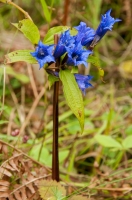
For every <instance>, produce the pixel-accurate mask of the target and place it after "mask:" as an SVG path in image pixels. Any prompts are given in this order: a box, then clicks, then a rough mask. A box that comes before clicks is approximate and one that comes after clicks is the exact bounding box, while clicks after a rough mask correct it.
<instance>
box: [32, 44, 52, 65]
mask: <svg viewBox="0 0 132 200" xmlns="http://www.w3.org/2000/svg"><path fill="white" fill-rule="evenodd" d="M53 47H54V45H49V46H48V45H44V44H43V43H42V42H41V41H39V43H38V46H37V47H36V50H35V52H32V53H31V55H32V56H33V57H35V58H36V60H37V61H38V63H39V65H40V69H41V68H42V67H43V66H44V64H46V63H50V62H55V59H54V57H53V55H52V54H53Z"/></svg>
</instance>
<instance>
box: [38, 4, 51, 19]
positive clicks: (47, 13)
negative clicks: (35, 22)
mask: <svg viewBox="0 0 132 200" xmlns="http://www.w3.org/2000/svg"><path fill="white" fill-rule="evenodd" d="M40 2H41V5H42V7H43V12H44V16H45V19H46V21H47V22H50V21H51V14H50V12H49V9H48V6H47V4H46V2H45V0H40Z"/></svg>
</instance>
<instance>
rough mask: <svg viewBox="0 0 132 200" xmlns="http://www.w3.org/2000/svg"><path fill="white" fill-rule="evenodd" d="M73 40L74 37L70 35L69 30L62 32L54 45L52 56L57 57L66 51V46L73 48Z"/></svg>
mask: <svg viewBox="0 0 132 200" xmlns="http://www.w3.org/2000/svg"><path fill="white" fill-rule="evenodd" d="M74 42H75V40H74V37H73V36H71V35H70V31H69V30H67V31H65V32H64V33H62V34H61V36H60V39H59V42H58V44H57V45H56V48H55V51H54V57H55V58H56V59H57V58H59V57H60V56H62V55H63V54H64V53H66V52H67V48H73V47H74V46H75V44H74Z"/></svg>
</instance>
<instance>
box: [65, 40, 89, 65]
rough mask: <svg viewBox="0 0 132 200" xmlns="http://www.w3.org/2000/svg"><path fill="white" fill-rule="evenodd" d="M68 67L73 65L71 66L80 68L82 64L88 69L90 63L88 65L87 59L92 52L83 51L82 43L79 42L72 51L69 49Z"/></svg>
mask: <svg viewBox="0 0 132 200" xmlns="http://www.w3.org/2000/svg"><path fill="white" fill-rule="evenodd" d="M67 52H68V54H67V56H68V58H67V62H66V63H67V65H71V66H78V65H81V64H84V65H85V67H87V65H88V63H87V59H88V56H89V54H91V53H92V51H90V50H86V49H83V47H82V45H81V42H79V43H78V44H76V46H74V48H71V49H67Z"/></svg>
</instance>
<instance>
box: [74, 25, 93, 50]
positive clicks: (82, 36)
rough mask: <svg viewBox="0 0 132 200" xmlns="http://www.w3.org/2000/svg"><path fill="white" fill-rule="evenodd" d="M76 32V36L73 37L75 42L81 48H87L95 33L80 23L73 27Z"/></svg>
mask: <svg viewBox="0 0 132 200" xmlns="http://www.w3.org/2000/svg"><path fill="white" fill-rule="evenodd" d="M74 28H75V29H76V30H78V34H77V35H76V36H75V40H76V42H80V41H81V44H82V45H83V46H89V45H90V44H91V42H92V40H93V39H94V36H95V31H94V29H92V28H90V27H87V25H86V23H84V22H80V25H79V26H75V27H74Z"/></svg>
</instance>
